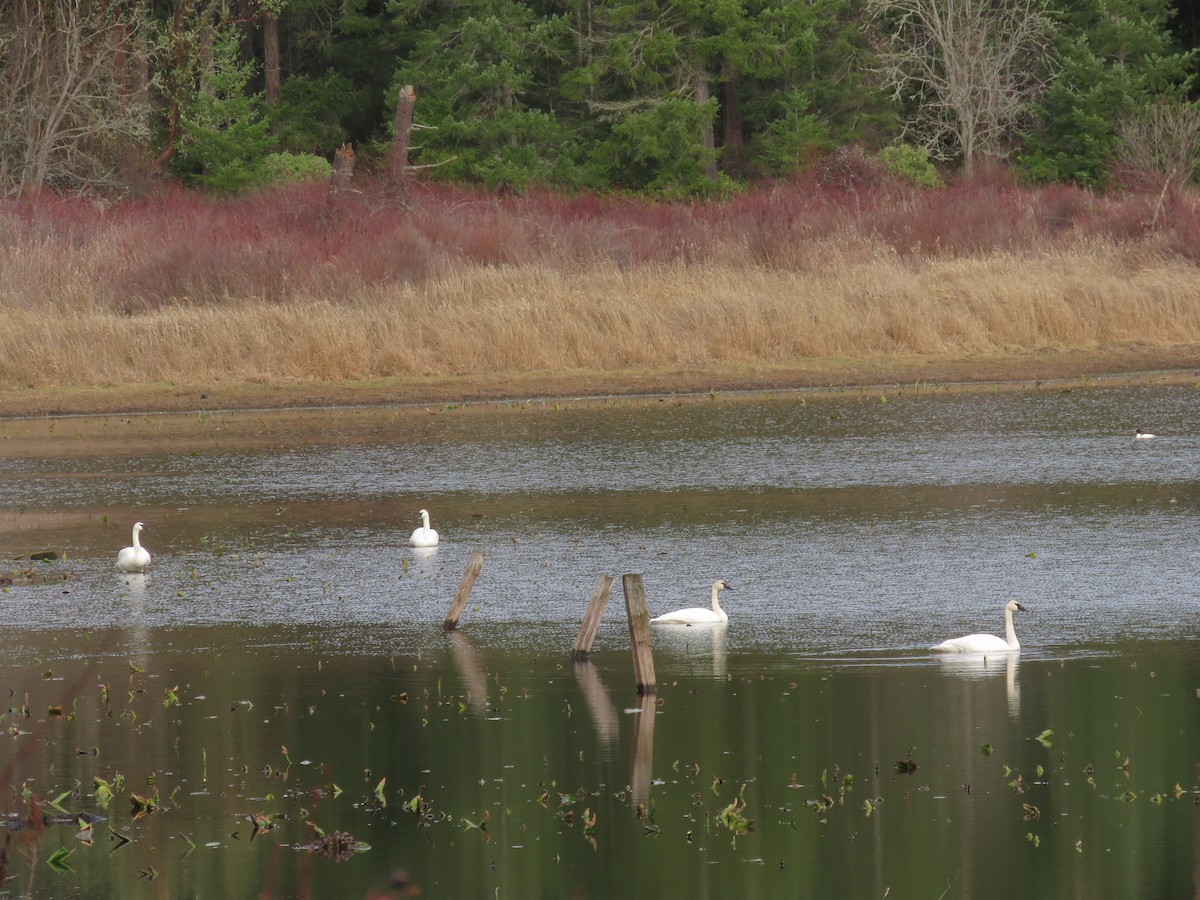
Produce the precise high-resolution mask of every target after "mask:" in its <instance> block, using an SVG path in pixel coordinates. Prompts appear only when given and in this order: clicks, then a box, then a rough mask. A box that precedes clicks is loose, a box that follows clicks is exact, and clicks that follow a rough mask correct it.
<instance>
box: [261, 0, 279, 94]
mask: <svg viewBox="0 0 1200 900" xmlns="http://www.w3.org/2000/svg"><path fill="white" fill-rule="evenodd" d="M263 76H264V78H265V79H266V89H265V94H266V100H267V105H268V106H278V105H279V20H278V19H276V18H275V17H274V16H267V18H266V19H265V20H263Z"/></svg>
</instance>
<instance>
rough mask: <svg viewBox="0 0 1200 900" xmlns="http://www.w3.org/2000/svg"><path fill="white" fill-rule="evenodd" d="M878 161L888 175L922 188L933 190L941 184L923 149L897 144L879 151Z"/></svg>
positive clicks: (926, 152) (927, 152) (927, 154)
mask: <svg viewBox="0 0 1200 900" xmlns="http://www.w3.org/2000/svg"><path fill="white" fill-rule="evenodd" d="M879 161H880V162H882V163H883V166H884V168H885V169H886V170H887V173H888V174H889V175H892V176H894V177H896V178H903V179H904V180H905V181H911V182H912V183H913V184H916V185H920V186H921V187H924V188H935V187H938V186H939V185H940V184H941V183H942V179H941V178H940V177H939V176H938V172H937V169H936V168H934V165H933V163H931V162H930V161H929V151H928V150H927V149H925V148H924V147H910V146H909V145H907V144H898V145H896V146H894V147H885V148H884V149H883V150H880V151H879Z"/></svg>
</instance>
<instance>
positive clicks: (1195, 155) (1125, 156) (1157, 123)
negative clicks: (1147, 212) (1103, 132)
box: [1117, 100, 1200, 229]
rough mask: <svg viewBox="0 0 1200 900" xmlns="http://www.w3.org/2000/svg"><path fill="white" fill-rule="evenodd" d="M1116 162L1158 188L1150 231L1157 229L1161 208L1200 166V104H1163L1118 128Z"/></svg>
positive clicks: (1147, 110)
mask: <svg viewBox="0 0 1200 900" xmlns="http://www.w3.org/2000/svg"><path fill="white" fill-rule="evenodd" d="M1117 136H1118V137H1119V138H1120V139H1121V142H1120V150H1119V159H1120V162H1121V164H1122V165H1124V166H1125V167H1126V168H1127V169H1129V170H1130V172H1132V173H1134V174H1136V175H1137V176H1139V177H1140V178H1142V179H1143V180H1144V181H1146V182H1150V183H1153V184H1154V186H1155V187H1158V186H1159V184H1160V183H1161V185H1162V186H1161V188H1160V189H1159V192H1158V202H1156V203H1155V204H1154V215H1153V217H1152V218H1151V221H1150V227H1151V228H1152V229H1153V228H1157V227H1158V218H1159V216H1160V215H1161V213H1162V208H1163V204H1164V203H1165V202H1166V199H1167V197H1169V196H1170V195H1171V193H1172V191H1175V190H1178V189H1179V188H1180V187H1181V186H1182V185H1184V184H1186V183H1187V182H1188V181H1190V180H1191V179H1192V178H1193V177H1194V176H1195V174H1196V165H1197V162H1200V104H1196V103H1186V102H1183V101H1167V100H1162V101H1160V102H1158V103H1155V104H1151V105H1149V106H1147V107H1144V108H1143V109H1140V110H1138V111H1137V112H1135V113H1134V114H1133V115H1131V116H1129V117H1128V118H1127V119H1125V120H1124V121H1123V122H1121V124H1120V125H1118V126H1117Z"/></svg>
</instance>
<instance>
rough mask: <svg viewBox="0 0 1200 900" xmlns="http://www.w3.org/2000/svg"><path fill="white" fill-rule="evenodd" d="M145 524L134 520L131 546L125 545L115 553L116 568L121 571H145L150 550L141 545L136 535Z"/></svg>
mask: <svg viewBox="0 0 1200 900" xmlns="http://www.w3.org/2000/svg"><path fill="white" fill-rule="evenodd" d="M145 527H146V526H145V525H143V524H142V523H141V522H136V523H135V524H134V526H133V546H132V547H125V548H123V549H122V550H121V552H120V553H118V554H117V568H118V569H120V570H121V571H122V572H145V571H146V567H147V566H149V565H150V551H149V550H147V549H146V548H145V547H143V546H142V542H141V540H140V539H139V538H138V535H139V534H141V532H142V529H143V528H145Z"/></svg>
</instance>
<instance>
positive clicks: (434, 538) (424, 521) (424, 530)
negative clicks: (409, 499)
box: [408, 509, 438, 547]
mask: <svg viewBox="0 0 1200 900" xmlns="http://www.w3.org/2000/svg"><path fill="white" fill-rule="evenodd" d="M408 542H409V543H410V544H412V546H414V547H436V546H437V544H438V533H437V532H436V531H434V530H433V529H432V528H430V527H429V511H428V510H424V509H423V510H421V527H420V528H418V529H417V530H416V531H414V532H413V533H412V537H410V538H409V539H408Z"/></svg>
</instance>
